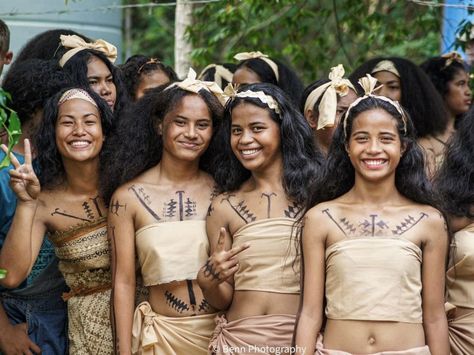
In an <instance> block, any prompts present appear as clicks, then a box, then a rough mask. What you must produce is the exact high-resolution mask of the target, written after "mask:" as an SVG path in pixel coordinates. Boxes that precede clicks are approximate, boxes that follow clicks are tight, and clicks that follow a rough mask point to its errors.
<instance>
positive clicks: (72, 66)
mask: <svg viewBox="0 0 474 355" xmlns="http://www.w3.org/2000/svg"><path fill="white" fill-rule="evenodd" d="M65 52H67V48H64V47H61V48H60V50H59V51H58V53H59V54H64V53H65ZM93 58H98V59H99V60H101V61H102V62H103V63H104V64H105V65H106V66H107V68H108V69H109V71H110V73H111V74H112V77H113V81H114V84H115V89H116V91H117V98H116V100H115V107H114V115H115V116H118V114H119V113H120V111H122V110H123V108H124V107H125V106H126V105H127V103H128V96H127V91H126V89H125V86H124V84H123V81H122V74H121V73H120V70H119V69H118V68H117V67H115V66H114V65H113V64H112V63H111V62H110V60H109V59H107V57H106V56H105V55H104V54H103V53H102V52H99V51H96V50H93V49H84V50H82V51H79V52H77V53H76V54H74V56H72V57H71V58H70V59H69V60H68V61H67V62H66V64H64V66H63V70H64V71H65V72H66V73H68V74H69V75H70V76H71V80H72V83H73V85H78V86H80V87H82V88H89V87H90V85H89V80H88V79H87V72H88V69H87V65H88V64H89V63H90V62H91V60H92V59H93Z"/></svg>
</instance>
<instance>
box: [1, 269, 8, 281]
mask: <svg viewBox="0 0 474 355" xmlns="http://www.w3.org/2000/svg"><path fill="white" fill-rule="evenodd" d="M5 277H7V270H5V269H0V279H4V278H5Z"/></svg>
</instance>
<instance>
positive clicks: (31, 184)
mask: <svg viewBox="0 0 474 355" xmlns="http://www.w3.org/2000/svg"><path fill="white" fill-rule="evenodd" d="M1 148H2V150H3V151H4V152H5V154H8V149H7V147H6V146H5V145H4V144H2V145H1ZM10 161H11V163H12V165H13V167H14V169H12V170H10V171H9V174H10V186H11V188H12V190H13V191H14V192H15V194H16V196H17V198H18V199H19V200H20V201H22V202H29V201H34V200H36V199H37V198H38V195H39V194H40V192H41V186H40V183H39V180H38V178H37V177H36V174H35V172H34V170H33V165H32V158H31V147H30V141H29V140H28V139H25V162H24V163H23V164H20V162H19V161H18V159H17V158H16V157H15V155H14V154H13V153H10Z"/></svg>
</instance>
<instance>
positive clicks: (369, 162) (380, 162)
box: [365, 160, 385, 166]
mask: <svg viewBox="0 0 474 355" xmlns="http://www.w3.org/2000/svg"><path fill="white" fill-rule="evenodd" d="M384 162H385V161H384V160H365V163H366V164H367V165H371V166H376V165H382V164H383V163H384Z"/></svg>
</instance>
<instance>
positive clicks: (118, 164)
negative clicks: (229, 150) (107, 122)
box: [101, 85, 223, 201]
mask: <svg viewBox="0 0 474 355" xmlns="http://www.w3.org/2000/svg"><path fill="white" fill-rule="evenodd" d="M188 95H199V97H200V98H201V99H203V100H204V102H205V103H206V105H207V107H208V109H209V112H210V114H211V119H212V124H213V129H214V132H213V137H212V139H211V142H210V144H209V147H208V148H207V150H206V152H205V153H204V154H203V155H202V157H201V158H200V160H199V166H200V168H201V169H202V170H204V171H206V172H208V173H209V174H211V175H214V167H213V165H212V162H211V158H212V157H213V156H215V154H216V152H217V150H218V149H219V147H218V146H217V145H216V141H215V139H214V136H215V132H216V131H218V130H219V127H220V125H221V121H222V112H223V107H222V105H221V103H220V102H219V100H218V99H217V98H216V97H215V96H214V94H212V93H210V92H209V91H207V90H200V91H199V93H197V94H195V93H193V92H189V91H186V90H183V89H181V88H179V87H177V86H173V87H170V88H167V86H166V85H163V86H160V87H157V88H154V89H151V90H150V91H147V92H146V93H145V95H144V96H143V97H142V98H141V99H140V100H138V101H137V102H136V103H135V104H132V105H130V106H129V107H128V108H127V109H126V110H125V111H124V112H123V114H122V115H121V117H120V118H119V120H118V124H117V127H116V131H115V134H114V135H113V136H112V137H111V139H109V140H108V141H107V142H106V144H105V155H104V164H103V165H102V167H103V171H102V172H103V173H102V174H101V176H102V178H101V190H102V193H103V196H104V198H105V201H109V200H110V198H111V196H112V194H113V193H114V191H115V190H116V189H117V188H118V187H119V186H120V185H122V184H124V183H126V182H128V181H130V180H132V179H133V178H135V177H137V176H138V175H140V174H141V173H143V172H144V171H145V170H147V169H150V168H151V167H153V166H155V165H157V164H158V163H159V162H160V160H161V156H162V152H163V142H162V136H161V135H158V134H157V127H158V125H159V124H160V123H161V122H162V121H163V119H164V118H165V116H166V114H167V113H168V112H171V111H172V110H174V109H175V108H176V107H177V106H178V105H179V104H180V102H181V100H182V99H183V98H184V97H186V96H188ZM137 118H139V119H137ZM123 142H127V144H126V145H125V144H124V143H123ZM124 164H126V167H125V168H124Z"/></svg>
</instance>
